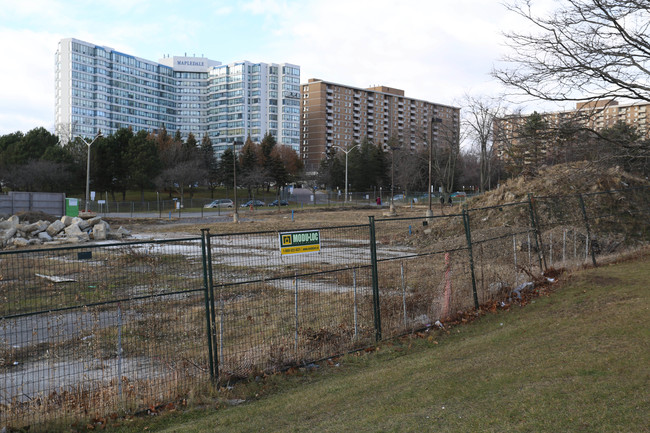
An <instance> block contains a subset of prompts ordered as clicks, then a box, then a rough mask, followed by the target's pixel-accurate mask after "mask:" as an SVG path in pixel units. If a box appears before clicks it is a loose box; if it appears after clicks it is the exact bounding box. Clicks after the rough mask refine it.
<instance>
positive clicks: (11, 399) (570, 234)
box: [0, 188, 650, 431]
mask: <svg viewBox="0 0 650 433" xmlns="http://www.w3.org/2000/svg"><path fill="white" fill-rule="evenodd" d="M649 198H650V189H648V188H636V189H627V190H621V191H606V192H598V193H593V194H583V195H573V196H565V197H534V196H530V197H529V198H528V200H526V201H523V202H519V203H509V204H504V205H499V206H493V207H485V208H477V209H467V208H465V207H463V208H462V209H461V211H460V212H459V211H458V207H456V208H449V209H454V211H453V212H455V213H451V214H447V215H437V216H431V217H417V218H383V219H377V220H375V219H374V217H369V219H368V223H367V224H359V225H348V226H338V227H322V228H313V229H309V230H303V231H300V230H298V231H295V230H291V229H288V230H287V231H286V232H284V231H279V232H278V231H266V232H249V233H234V234H223V233H216V234H213V233H210V232H209V231H208V230H203V231H202V233H201V236H200V237H195V238H187V239H174V240H165V241H151V242H126V243H106V244H102V245H99V244H98V245H85V246H75V247H67V248H57V249H38V250H14V251H3V252H0V299H1V300H2V302H0V428H2V427H21V426H27V425H30V426H33V428H32V431H33V430H34V429H38V426H45V427H43V428H45V429H46V428H47V427H46V426H47V422H49V421H52V420H62V419H65V418H70V419H88V418H92V417H93V416H99V415H106V414H111V413H119V412H132V411H135V410H138V409H142V408H147V407H150V406H155V405H158V404H163V403H165V402H169V401H172V400H174V399H176V398H179V397H181V396H184V395H187V394H188V393H189V392H190V390H197V389H200V388H201V387H209V386H210V384H211V383H214V382H220V383H227V382H229V381H233V380H236V379H238V378H243V377H250V376H253V375H258V374H261V373H264V372H271V371H277V370H279V369H283V368H287V367H290V366H294V365H301V364H302V365H304V364H308V363H311V362H314V361H317V360H319V359H323V358H327V357H331V356H335V355H337V354H341V353H345V352H348V351H352V350H357V349H360V348H363V347H367V346H369V345H371V344H374V342H375V341H377V340H381V339H384V338H391V337H394V336H398V335H402V334H404V333H407V332H412V331H413V330H417V329H421V328H424V327H429V326H436V323H437V322H441V323H438V326H441V325H443V324H444V323H446V322H447V321H448V320H454V318H456V317H459V312H466V311H468V310H472V309H476V308H478V307H479V306H481V305H483V306H484V305H485V304H488V305H490V304H492V305H493V304H494V303H495V302H497V301H498V302H509V301H510V300H512V299H513V298H514V297H518V296H521V293H522V291H523V290H526V289H530V288H532V287H533V280H534V279H537V278H539V277H540V275H542V273H544V272H546V271H547V270H549V269H550V268H552V267H555V268H574V267H579V266H583V265H584V264H595V265H598V264H600V263H602V262H603V261H604V260H607V259H608V256H609V255H615V254H619V253H621V252H623V251H625V250H627V249H630V248H636V247H638V246H639V245H644V244H647V243H648V241H649V239H648V237H649V236H648V233H649V230H648V229H649V228H650V206H649ZM297 232H298V233H299V232H309V233H311V234H310V235H309V236H307V237H304V236H303V238H305V239H307V238H308V239H310V240H313V239H315V238H317V239H318V247H316V246H314V245H311V244H309V245H308V246H306V247H305V248H304V249H303V247H302V246H301V247H300V248H297V249H293V250H292V249H283V245H284V244H283V242H284V241H283V239H284V238H283V236H290V237H291V236H292V235H293V234H296V233H297ZM314 233H317V236H316V235H314ZM287 239H289V238H287ZM295 239H299V240H300V239H302V238H301V237H300V236H298V237H296V238H294V240H295ZM317 250H318V251H317ZM282 252H285V253H286V254H283V253H282Z"/></svg>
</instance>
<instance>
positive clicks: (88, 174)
mask: <svg viewBox="0 0 650 433" xmlns="http://www.w3.org/2000/svg"><path fill="white" fill-rule="evenodd" d="M101 136H102V132H101V131H99V132H98V133H97V135H95V138H93V140H92V141H91V142H90V143H88V142H87V141H86V139H85V138H83V137H82V136H80V135H79V136H78V137H79V138H81V140H82V141H83V142H84V143H86V146H88V160H87V161H86V205H85V210H84V212H88V201H89V191H90V146H91V145H92V144H93V143H94V142H95V140H97V139H98V138H99V137H101Z"/></svg>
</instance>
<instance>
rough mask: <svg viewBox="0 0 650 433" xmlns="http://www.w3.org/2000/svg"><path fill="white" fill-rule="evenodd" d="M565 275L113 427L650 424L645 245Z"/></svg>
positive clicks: (615, 427)
mask: <svg viewBox="0 0 650 433" xmlns="http://www.w3.org/2000/svg"><path fill="white" fill-rule="evenodd" d="M562 279H563V280H565V282H564V283H563V284H562V286H558V287H556V288H555V290H554V293H552V294H551V295H550V296H543V297H541V298H537V299H535V301H534V302H533V303H531V304H529V305H527V306H526V307H512V308H511V309H510V310H509V311H504V310H499V311H497V312H496V313H494V314H488V315H485V316H483V317H481V318H480V319H479V320H477V321H474V322H473V323H470V324H467V325H463V326H457V327H455V328H452V329H450V330H449V331H448V332H441V331H435V332H433V331H432V332H430V333H426V334H423V335H420V336H412V337H405V338H402V339H400V340H396V341H392V342H384V343H382V344H381V346H380V347H379V349H378V350H375V351H373V352H371V353H366V352H362V353H360V354H356V355H348V356H345V357H343V358H340V359H338V360H336V361H335V363H336V364H337V365H328V363H322V364H321V365H320V367H319V368H317V369H316V371H312V372H307V371H305V370H304V369H299V370H296V371H291V372H288V373H282V374H277V375H274V376H270V377H267V378H264V379H262V380H261V381H259V382H255V381H251V382H250V383H247V384H240V385H237V386H236V387H235V388H234V389H233V390H230V391H223V392H220V393H217V395H216V396H215V397H213V398H212V399H205V400H203V404H202V405H201V406H200V409H196V408H195V409H192V410H186V411H184V412H171V413H169V412H167V413H163V414H161V415H158V416H148V417H147V418H138V417H136V418H134V419H132V420H128V421H121V422H120V423H121V424H122V426H121V427H113V428H109V429H108V430H109V431H129V432H131V431H133V432H135V431H164V432H355V433H358V432H650V404H649V400H650V349H649V347H650V346H649V344H648V343H649V342H650V326H649V323H650V321H649V317H650V315H649V312H650V311H649V305H650V302H649V301H650V290H649V285H650V283H649V282H650V254H647V253H646V254H645V255H644V256H642V257H637V258H636V259H633V260H630V261H626V262H623V263H619V264H616V265H610V266H603V267H600V268H596V269H589V270H585V271H580V272H577V273H575V274H574V275H573V276H572V277H570V278H569V277H568V276H564V277H563V278H562ZM233 399H243V400H246V401H245V402H243V403H241V404H237V405H233V404H232V400H233ZM193 404H196V402H195V403H193Z"/></svg>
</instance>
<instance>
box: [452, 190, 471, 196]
mask: <svg viewBox="0 0 650 433" xmlns="http://www.w3.org/2000/svg"><path fill="white" fill-rule="evenodd" d="M451 196H452V197H467V194H465V191H458V192H454V193H452V194H451Z"/></svg>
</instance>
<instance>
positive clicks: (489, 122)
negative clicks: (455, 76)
mask: <svg viewBox="0 0 650 433" xmlns="http://www.w3.org/2000/svg"><path fill="white" fill-rule="evenodd" d="M464 105H465V107H466V108H465V109H464V110H463V113H464V114H465V115H464V117H463V120H462V126H463V129H464V130H465V133H466V136H467V138H469V139H470V140H471V142H472V144H474V145H475V146H476V147H477V148H478V153H479V172H480V174H479V190H480V192H485V191H486V190H487V189H489V183H490V178H491V170H490V169H491V164H490V161H491V160H492V149H493V146H492V145H493V143H494V121H495V119H497V118H498V117H499V116H501V115H502V101H501V100H500V99H488V98H483V97H472V96H470V95H465V104H464Z"/></svg>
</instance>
